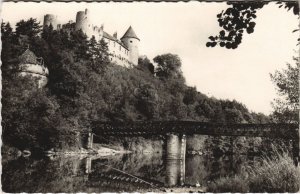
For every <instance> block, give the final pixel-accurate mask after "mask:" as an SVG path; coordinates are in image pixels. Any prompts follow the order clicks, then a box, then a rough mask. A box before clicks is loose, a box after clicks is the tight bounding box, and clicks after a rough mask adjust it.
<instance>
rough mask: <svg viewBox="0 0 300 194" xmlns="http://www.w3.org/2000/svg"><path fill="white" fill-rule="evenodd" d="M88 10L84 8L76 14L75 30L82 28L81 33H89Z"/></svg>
mask: <svg viewBox="0 0 300 194" xmlns="http://www.w3.org/2000/svg"><path fill="white" fill-rule="evenodd" d="M89 25H90V22H89V11H88V9H85V11H79V12H77V14H76V24H75V30H82V32H83V33H85V34H87V35H88V34H89Z"/></svg>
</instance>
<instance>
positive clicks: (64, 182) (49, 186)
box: [2, 153, 255, 193]
mask: <svg viewBox="0 0 300 194" xmlns="http://www.w3.org/2000/svg"><path fill="white" fill-rule="evenodd" d="M253 161H254V162H255V158H254V159H253V160H252V162H253ZM182 162H183V161H182V160H170V159H169V160H167V159H166V158H165V156H164V155H163V154H162V153H153V154H126V155H114V156H108V157H105V158H79V157H58V158H53V159H52V160H50V159H49V158H42V159H33V158H19V159H17V160H13V161H9V162H7V163H3V173H2V186H3V190H4V191H5V192H12V193H13V192H124V191H127V192H133V191H137V190H138V189H146V190H147V189H148V190H149V191H150V190H151V188H152V187H161V186H174V185H181V184H183V183H185V184H186V185H195V184H196V183H199V184H200V185H201V186H206V185H207V183H208V182H209V181H213V180H215V179H216V178H218V177H222V176H228V175H234V174H236V173H238V172H239V171H240V170H242V168H243V167H244V166H246V165H248V164H249V159H248V158H247V156H237V155H233V156H222V157H212V156H200V155H187V157H186V160H185V169H184V170H182V169H181V168H182V166H184V165H182ZM182 172H184V174H182Z"/></svg>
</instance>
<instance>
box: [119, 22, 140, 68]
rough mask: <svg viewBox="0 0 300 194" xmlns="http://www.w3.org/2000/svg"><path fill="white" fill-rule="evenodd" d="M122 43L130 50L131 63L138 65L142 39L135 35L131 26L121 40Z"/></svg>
mask: <svg viewBox="0 0 300 194" xmlns="http://www.w3.org/2000/svg"><path fill="white" fill-rule="evenodd" d="M121 41H122V42H123V43H124V44H125V46H126V47H127V48H128V49H129V57H128V59H129V61H130V62H131V63H133V64H134V65H137V64H138V59H139V43H140V39H139V38H138V37H137V35H136V34H135V32H134V30H133V29H132V27H131V26H130V27H129V28H128V30H127V31H126V32H125V34H124V35H123V37H122V38H121Z"/></svg>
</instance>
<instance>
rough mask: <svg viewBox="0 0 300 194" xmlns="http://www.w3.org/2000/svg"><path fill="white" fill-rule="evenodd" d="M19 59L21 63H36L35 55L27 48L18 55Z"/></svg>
mask: <svg viewBox="0 0 300 194" xmlns="http://www.w3.org/2000/svg"><path fill="white" fill-rule="evenodd" d="M19 60H20V63H21V64H28V63H29V64H38V61H37V57H36V56H35V54H34V53H33V52H32V51H30V50H29V49H26V51H25V52H24V53H23V54H22V55H21V56H20V57H19Z"/></svg>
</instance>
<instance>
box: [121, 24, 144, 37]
mask: <svg viewBox="0 0 300 194" xmlns="http://www.w3.org/2000/svg"><path fill="white" fill-rule="evenodd" d="M123 38H136V39H138V40H140V39H139V38H138V37H137V35H136V34H135V32H134V30H133V29H132V27H131V26H130V27H129V28H128V30H127V31H126V32H125V34H124V35H123V37H122V38H121V39H123Z"/></svg>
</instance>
